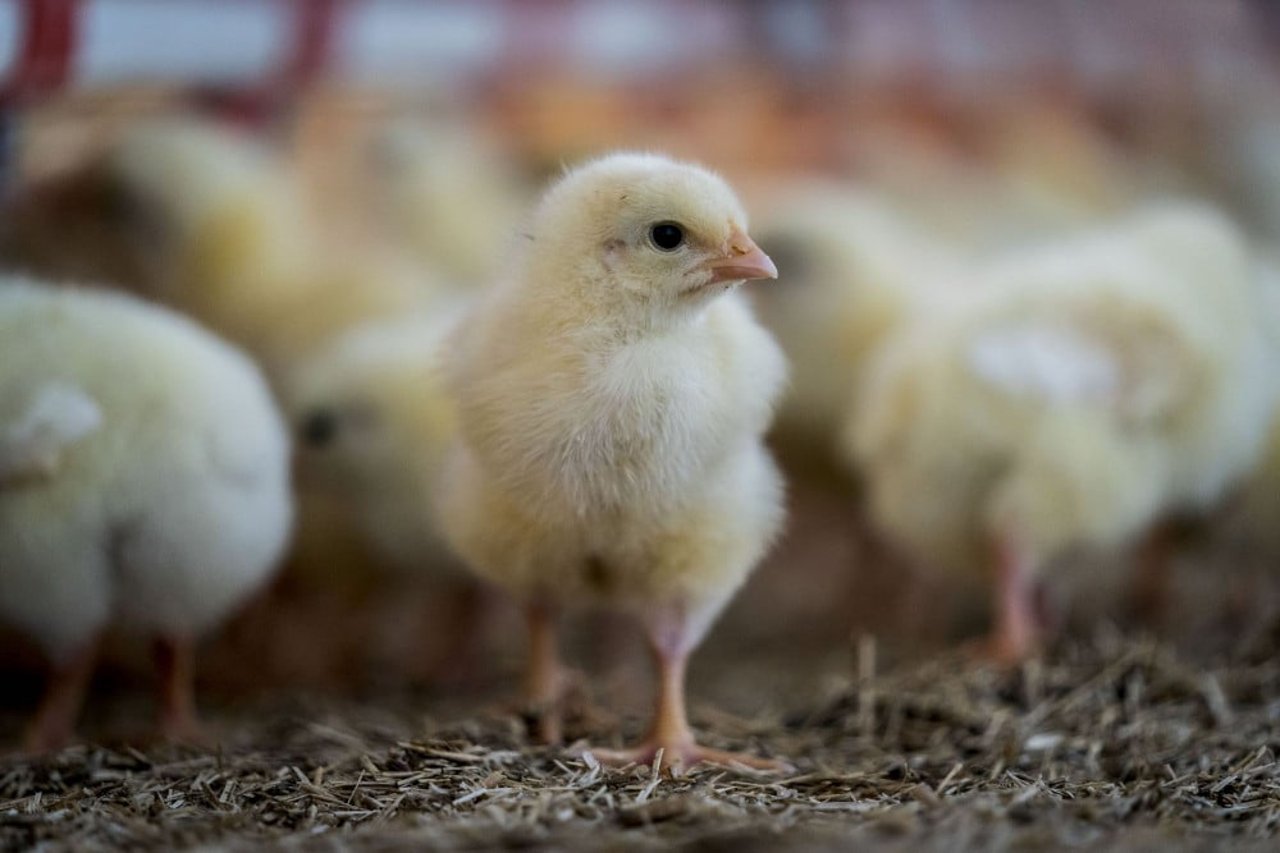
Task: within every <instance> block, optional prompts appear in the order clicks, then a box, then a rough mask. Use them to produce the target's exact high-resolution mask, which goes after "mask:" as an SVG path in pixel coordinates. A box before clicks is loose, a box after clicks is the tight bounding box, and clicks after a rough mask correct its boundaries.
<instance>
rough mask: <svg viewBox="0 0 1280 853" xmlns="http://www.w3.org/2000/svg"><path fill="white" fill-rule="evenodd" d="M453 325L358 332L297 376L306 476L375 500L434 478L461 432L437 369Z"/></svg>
mask: <svg viewBox="0 0 1280 853" xmlns="http://www.w3.org/2000/svg"><path fill="white" fill-rule="evenodd" d="M448 320H449V317H447V316H446V317H444V318H429V319H426V320H420V319H418V318H409V319H407V320H403V321H399V322H395V321H392V322H384V323H374V324H370V325H367V326H365V327H357V328H356V329H354V330H352V331H351V332H350V333H348V334H346V335H343V336H341V337H339V338H338V340H337V341H336V342H335V343H334V344H332V345H331V346H330V347H328V348H327V349H325V350H323V351H321V352H318V353H316V354H315V355H313V356H312V357H311V358H309V359H307V360H306V361H304V362H303V363H302V364H300V365H299V366H298V368H297V369H296V370H295V371H293V373H292V374H291V376H290V377H289V381H288V382H286V386H287V387H286V395H285V396H286V398H287V404H288V408H289V410H290V411H291V413H292V416H293V420H294V423H295V429H296V431H297V446H298V456H299V459H298V462H299V471H298V473H299V476H300V478H302V479H304V480H306V481H307V482H308V484H309V485H314V486H318V487H321V488H325V487H336V488H339V489H341V490H343V491H345V492H355V493H359V494H363V495H365V496H368V494H369V493H370V492H379V491H385V490H387V489H395V488H399V487H401V486H404V485H406V484H413V483H419V484H421V483H426V482H429V481H430V480H432V479H434V476H435V472H436V470H437V469H438V467H439V466H440V464H441V460H442V458H443V456H444V451H445V447H446V445H447V444H448V442H449V440H450V439H451V437H452V435H453V430H454V413H453V408H452V405H451V403H450V401H449V399H448V398H447V397H446V395H445V392H444V389H443V385H442V381H441V378H440V376H439V373H438V370H437V364H436V361H437V352H436V350H437V348H438V346H439V343H440V339H441V338H442V337H443V336H444V332H445V329H446V328H447V322H448Z"/></svg>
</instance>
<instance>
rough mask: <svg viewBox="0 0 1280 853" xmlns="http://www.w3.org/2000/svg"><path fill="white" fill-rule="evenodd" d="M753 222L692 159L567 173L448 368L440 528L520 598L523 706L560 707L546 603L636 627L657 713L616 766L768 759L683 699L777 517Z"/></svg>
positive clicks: (779, 362) (778, 486) (778, 374)
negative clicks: (524, 620) (631, 619)
mask: <svg viewBox="0 0 1280 853" xmlns="http://www.w3.org/2000/svg"><path fill="white" fill-rule="evenodd" d="M746 228H747V217H746V214H745V212H744V211H743V209H742V207H741V205H740V204H739V202H738V200H737V198H736V197H735V196H734V194H733V192H732V190H731V189H730V188H729V186H728V185H727V184H726V183H725V182H724V181H723V180H721V179H720V178H719V177H717V176H715V175H713V174H711V173H709V172H707V171H704V170H703V169H701V168H698V167H696V166H692V165H686V164H681V163H675V162H672V161H670V160H667V159H665V158H663V157H659V156H650V155H639V154H617V155H613V156H609V157H605V158H603V159H601V160H597V161H595V162H592V163H590V164H588V165H585V166H583V167H581V168H579V169H576V170H574V171H571V172H569V173H568V174H567V175H566V176H565V177H564V178H563V179H562V180H560V181H559V182H558V183H557V184H556V185H554V186H553V187H552V188H551V189H550V190H549V191H548V192H547V194H546V195H545V197H544V198H543V200H542V202H541V204H540V206H539V208H538V210H537V212H536V215H535V219H534V222H533V225H532V231H531V233H530V238H531V239H530V242H529V243H528V245H527V247H526V252H525V254H524V256H523V258H522V259H521V263H520V265H519V266H518V274H516V275H514V276H513V277H512V278H510V279H509V280H507V281H505V282H504V283H502V284H500V285H499V286H498V287H497V288H496V289H495V290H493V291H491V292H490V293H489V294H488V295H487V298H486V299H485V301H484V302H483V303H482V304H481V305H480V306H479V307H478V308H477V309H476V310H475V311H474V312H473V313H471V314H470V315H469V316H468V317H467V318H466V319H465V320H464V322H463V323H462V325H461V326H460V328H459V331H458V334H457V335H456V336H455V338H454V345H455V350H454V351H453V352H452V353H451V355H450V358H449V360H448V362H447V365H448V369H449V376H450V385H451V388H452V389H453V392H454V393H455V394H456V398H457V401H458V415H459V435H460V440H459V441H458V442H457V444H456V445H455V447H454V452H453V453H452V455H451V458H450V462H449V468H448V470H447V471H446V480H445V487H444V490H443V495H442V503H441V508H442V519H443V522H444V530H445V534H446V537H447V538H448V540H449V541H450V543H451V544H452V545H453V546H454V547H455V548H456V549H457V551H458V553H459V554H460V555H461V556H462V557H463V558H464V559H465V560H466V561H468V562H469V563H470V564H471V565H472V566H473V567H474V569H475V570H476V571H477V572H479V573H480V574H481V575H483V576H484V577H487V578H489V579H491V580H493V581H494V582H496V583H498V584H500V585H502V586H504V587H506V588H507V589H508V590H510V591H511V592H512V593H513V594H514V595H516V596H517V597H519V598H520V599H522V600H523V601H524V602H525V603H526V604H527V605H528V607H529V611H530V624H531V635H530V644H531V656H530V668H529V682H528V688H529V694H530V695H529V698H530V699H531V701H533V702H534V703H535V704H536V705H539V706H542V707H544V708H545V707H546V706H548V705H550V704H552V703H553V702H554V700H555V698H556V696H555V694H556V690H557V677H556V676H557V670H558V667H557V664H556V662H555V652H554V644H555V641H554V637H553V630H554V629H553V626H552V624H551V621H550V620H551V615H550V614H551V610H552V608H554V607H555V606H557V605H562V604H564V605H575V604H583V603H591V602H597V603H604V604H606V605H609V606H612V607H616V608H618V609H620V610H623V611H625V612H628V613H630V614H632V615H633V616H635V617H636V618H637V619H639V621H640V622H641V624H642V625H643V627H644V630H645V632H646V634H647V636H648V639H649V643H650V647H651V649H652V651H653V655H654V659H655V662H656V665H657V670H658V676H659V689H658V696H657V708H656V712H655V715H654V721H653V724H652V727H651V728H650V731H649V734H648V736H647V737H646V738H645V740H644V742H643V743H642V744H641V745H640V746H638V747H637V748H635V749H632V750H627V751H624V752H619V753H604V752H597V755H599V756H601V757H603V758H605V759H607V760H612V761H621V762H628V761H640V762H648V761H650V760H651V759H652V758H653V757H654V755H655V754H656V753H657V752H658V751H659V750H661V751H662V764H663V765H664V766H666V767H668V768H679V767H682V766H687V765H690V764H693V763H696V762H698V761H712V762H729V761H741V762H743V763H747V764H751V765H754V766H765V767H771V766H776V765H775V763H774V762H765V761H761V760H759V759H755V758H750V757H746V756H737V755H733V754H729V753H723V752H719V751H716V750H710V749H706V748H704V747H701V746H699V745H698V744H697V743H696V742H695V740H694V737H693V733H692V731H691V730H690V728H689V725H688V722H687V721H686V718H685V707H684V673H685V664H686V661H687V659H688V656H689V654H690V653H691V652H692V651H693V649H694V648H695V647H696V646H697V645H698V643H699V642H700V640H701V639H702V637H703V635H704V634H705V633H706V631H707V629H708V628H709V627H710V625H711V623H712V621H713V620H714V618H715V617H716V615H717V614H718V613H719V611H720V610H721V608H723V606H724V605H725V604H726V602H727V601H728V600H729V598H730V597H731V596H732V594H733V592H734V591H735V590H736V589H737V588H738V586H739V585H740V584H741V583H742V582H743V581H744V579H745V578H746V576H747V574H748V573H749V572H750V570H751V569H752V567H753V566H754V565H755V563H756V562H757V561H758V560H759V559H760V557H761V556H762V555H763V553H764V550H765V548H766V547H767V546H768V544H769V542H770V540H771V539H773V537H774V536H775V534H776V532H777V531H778V529H779V527H780V525H781V523H782V518H783V510H782V481H781V478H780V475H779V473H778V471H777V469H776V468H775V466H774V464H773V461H772V459H771V458H770V456H769V454H768V452H767V451H766V449H765V447H764V445H763V443H762V440H761V436H762V435H763V433H764V431H765V429H766V427H767V426H768V422H769V420H770V416H771V412H772V408H773V403H774V401H775V399H776V397H777V396H778V394H779V392H780V391H781V389H782V384H783V381H784V378H785V372H786V369H785V361H784V358H783V356H782V354H781V352H780V350H779V349H778V347H777V345H776V344H775V343H774V342H773V340H772V338H770V337H769V335H768V333H767V332H765V331H764V329H763V328H761V327H760V326H759V325H757V323H756V322H755V320H754V318H753V317H752V315H751V312H750V309H749V308H748V306H747V304H746V302H745V300H744V299H743V298H742V297H741V296H740V295H739V294H737V293H735V292H734V291H735V290H736V288H737V286H738V285H739V284H741V283H742V281H743V280H746V279H755V278H773V277H775V275H776V269H775V268H774V266H773V263H772V261H770V260H769V258H768V257H767V256H766V255H765V254H764V253H763V252H762V251H760V249H759V248H757V247H756V245H755V244H754V243H753V242H752V241H751V239H750V238H749V237H748V236H747V233H746ZM543 734H544V736H547V737H549V738H556V737H558V731H557V730H556V727H555V726H554V725H548V726H547V727H546V728H545V729H544V731H543Z"/></svg>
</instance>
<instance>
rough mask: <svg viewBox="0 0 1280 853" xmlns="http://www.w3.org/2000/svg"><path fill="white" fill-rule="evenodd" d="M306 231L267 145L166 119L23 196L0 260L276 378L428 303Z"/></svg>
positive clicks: (296, 198) (402, 275) (394, 276)
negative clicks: (132, 299) (99, 294)
mask: <svg viewBox="0 0 1280 853" xmlns="http://www.w3.org/2000/svg"><path fill="white" fill-rule="evenodd" d="M310 224H311V223H309V222H308V217H307V215H306V209H305V206H304V205H303V203H302V199H301V192H300V189H299V187H298V186H297V185H296V183H295V182H294V181H293V180H292V179H291V178H290V176H289V174H288V173H287V171H286V169H285V167H284V164H282V163H281V162H280V161H279V158H277V157H274V156H272V154H271V152H270V151H269V150H268V149H267V148H266V147H265V146H262V145H260V144H257V143H256V142H255V141H254V140H252V139H250V138H247V137H243V136H240V135H238V134H237V133H235V132H232V131H230V130H227V129H224V128H220V127H217V126H214V125H212V124H208V123H205V122H202V121H198V120H194V119H181V118H171V119H167V120H158V121H151V122H141V123H139V124H137V125H136V126H134V127H132V128H130V129H129V130H128V131H127V132H126V133H124V134H123V135H121V136H120V137H119V138H118V139H116V140H114V141H113V142H112V144H110V145H108V146H107V147H106V149H105V150H104V151H102V152H101V153H100V154H99V155H98V156H97V157H95V158H93V159H91V160H90V161H89V162H88V163H86V164H84V165H83V166H81V167H80V168H78V169H72V170H70V171H69V172H68V173H66V174H62V175H58V176H54V177H51V178H49V179H47V180H46V181H45V182H43V183H42V184H39V185H36V186H33V187H29V188H28V189H27V190H26V191H24V192H21V193H19V194H18V197H17V198H16V199H15V200H14V201H13V202H12V203H11V205H10V209H9V214H8V216H7V218H6V220H5V225H4V227H3V228H2V229H0V232H2V233H0V257H3V259H4V262H5V265H6V266H8V267H10V268H16V269H20V270H23V271H27V272H30V273H33V274H37V275H41V276H45V277H50V278H70V279H74V280H89V281H95V282H102V283H103V284H108V285H111V286H114V287H118V288H122V289H125V290H128V291H130V292H133V293H136V294H138V295H140V296H143V297H145V298H147V299H150V300H152V301H155V302H159V303H161V304H164V305H167V306H169V307H171V308H175V309H178V310H180V311H182V312H184V313H187V314H190V315H192V316H194V317H195V318H197V319H198V320H200V321H201V322H202V323H204V324H205V325H207V326H209V327H210V328H211V329H213V330H214V331H215V332H217V333H219V334H221V335H222V336H224V337H226V338H228V339H229V340H231V341H232V342H234V343H236V344H238V345H240V346H242V347H244V348H246V349H247V350H249V352H250V353H252V354H253V355H255V356H256V357H258V358H259V359H260V360H261V361H263V362H264V364H265V367H266V368H267V371H268V374H269V375H270V376H271V377H272V378H273V379H278V378H279V377H280V376H282V375H283V374H284V373H285V372H286V371H287V369H288V365H289V364H290V363H291V362H292V361H293V360H295V359H298V358H300V357H303V356H304V355H305V354H306V353H308V352H310V351H311V350H312V349H314V348H315V347H318V346H319V345H321V344H323V342H325V341H326V340H328V339H329V338H330V337H331V336H333V335H334V334H336V333H338V332H339V331H341V330H343V329H345V328H346V327H347V326H349V325H352V324H354V323H358V322H361V321H363V320H367V319H370V318H373V317H382V316H390V315H394V314H396V313H398V312H403V311H406V310H411V309H413V308H416V307H417V306H418V304H419V303H420V302H421V301H422V300H423V299H425V298H426V297H425V296H424V285H423V283H422V282H421V281H419V280H417V279H416V278H415V277H413V276H412V275H409V274H408V273H407V272H406V271H405V270H404V269H401V268H398V267H394V266H392V265H390V264H382V263H379V264H376V265H375V264H368V263H364V262H360V263H354V262H352V261H350V260H349V259H346V258H342V257H341V256H338V257H337V258H336V259H335V255H336V254H337V253H336V252H335V251H333V250H330V249H328V248H327V247H323V246H319V245H317V241H316V239H315V235H314V233H313V230H312V229H311V228H310V227H309V226H310Z"/></svg>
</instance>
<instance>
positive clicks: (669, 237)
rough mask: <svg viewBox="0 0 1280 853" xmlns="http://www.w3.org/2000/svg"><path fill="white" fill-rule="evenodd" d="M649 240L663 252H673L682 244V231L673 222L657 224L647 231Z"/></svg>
mask: <svg viewBox="0 0 1280 853" xmlns="http://www.w3.org/2000/svg"><path fill="white" fill-rule="evenodd" d="M649 239H650V240H652V241H653V245H655V246H657V247H658V248H659V249H661V250H662V251H664V252H674V251H675V250H676V249H678V248H680V245H681V244H682V243H683V242H684V229H683V228H681V227H680V226H679V225H677V224H676V223H674V222H659V223H658V224H657V225H655V226H653V227H652V228H650V229H649Z"/></svg>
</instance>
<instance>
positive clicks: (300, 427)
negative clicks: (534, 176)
mask: <svg viewBox="0 0 1280 853" xmlns="http://www.w3.org/2000/svg"><path fill="white" fill-rule="evenodd" d="M460 308H461V303H459V304H458V305H457V306H450V307H445V306H440V307H439V308H438V309H437V310H436V311H434V312H432V313H430V314H425V315H420V316H411V317H408V318H404V319H400V320H391V321H380V322H374V323H369V324H365V325H363V326H359V327H357V328H355V329H353V330H351V331H350V332H348V333H347V334H345V335H342V336H340V337H339V338H338V339H337V340H336V341H334V342H333V343H332V344H331V345H330V346H328V347H326V348H325V349H324V350H322V351H321V352H319V353H317V354H316V356H315V357H314V358H311V359H309V360H307V361H306V362H304V363H303V364H301V365H299V367H298V368H297V370H296V371H294V373H293V375H292V376H291V378H290V381H289V382H288V383H287V386H288V387H287V391H286V395H285V396H286V400H287V407H288V409H289V411H290V418H291V420H292V421H293V423H294V428H295V430H296V431H297V435H298V446H299V454H298V469H299V478H300V479H301V480H303V481H304V482H305V483H306V486H307V489H306V491H307V492H308V493H309V494H330V495H332V496H333V497H334V498H336V499H342V500H344V501H345V502H346V503H347V504H349V505H350V506H352V507H353V508H354V511H355V513H356V515H357V518H358V523H359V525H360V527H361V530H362V532H363V534H364V536H365V537H366V538H367V540H368V541H369V542H370V544H371V545H372V546H373V548H374V549H375V551H376V552H377V554H378V556H379V557H380V558H381V562H382V563H383V564H384V565H386V566H387V567H389V568H391V569H394V570H396V571H397V572H398V573H399V574H401V575H404V576H407V577H410V578H412V577H415V576H416V577H418V578H421V577H422V576H424V575H425V576H426V577H428V578H431V577H433V576H434V578H435V579H437V580H439V579H444V580H448V581H454V583H453V584H452V585H453V586H454V587H455V590H454V591H455V592H456V593H457V594H456V595H455V596H454V601H453V606H452V607H449V608H448V610H447V616H446V620H447V622H448V624H446V625H443V626H442V625H438V624H437V625H434V626H432V627H433V629H434V630H435V633H436V634H437V638H436V639H437V640H438V641H440V642H438V643H437V648H438V649H439V651H438V653H437V654H434V655H428V656H427V657H428V660H427V661H426V663H425V665H424V666H421V667H420V669H421V670H422V673H423V674H424V675H425V676H426V677H428V678H434V677H439V676H442V675H446V674H448V671H450V670H453V671H461V670H465V669H466V668H467V667H465V666H464V663H465V661H464V660H463V658H465V657H466V656H467V652H468V651H470V650H471V648H473V644H474V639H475V637H476V635H477V634H478V633H479V631H478V626H477V625H476V624H475V623H477V622H479V621H481V620H482V618H483V615H484V614H483V613H482V605H483V603H484V596H483V595H482V594H481V593H480V591H479V590H478V589H477V588H476V585H475V582H474V580H473V579H472V578H470V577H465V578H463V579H462V584H461V588H457V587H459V584H458V583H457V581H458V580H459V579H458V578H456V577H455V576H454V575H456V574H457V573H456V572H455V571H451V569H452V568H453V566H454V562H453V558H452V555H451V554H449V552H448V551H447V549H446V548H445V546H444V543H443V541H442V539H441V538H440V534H439V529H440V525H439V522H438V520H437V518H436V513H435V506H434V498H435V495H436V492H437V490H438V487H439V480H440V476H441V471H442V469H443V467H444V458H445V455H446V451H447V449H448V447H449V444H450V443H451V442H452V441H453V438H454V435H455V432H456V416H455V413H454V407H453V403H452V400H451V399H450V397H449V396H448V394H447V392H446V389H445V387H444V376H443V373H442V371H441V366H440V360H441V347H442V344H443V341H444V339H445V337H446V335H447V333H448V332H449V330H450V329H452V327H453V325H454V324H455V322H456V320H457V317H458V314H459V310H460ZM402 593H403V591H402ZM415 652H416V656H417V658H418V659H421V657H422V650H421V649H415Z"/></svg>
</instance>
